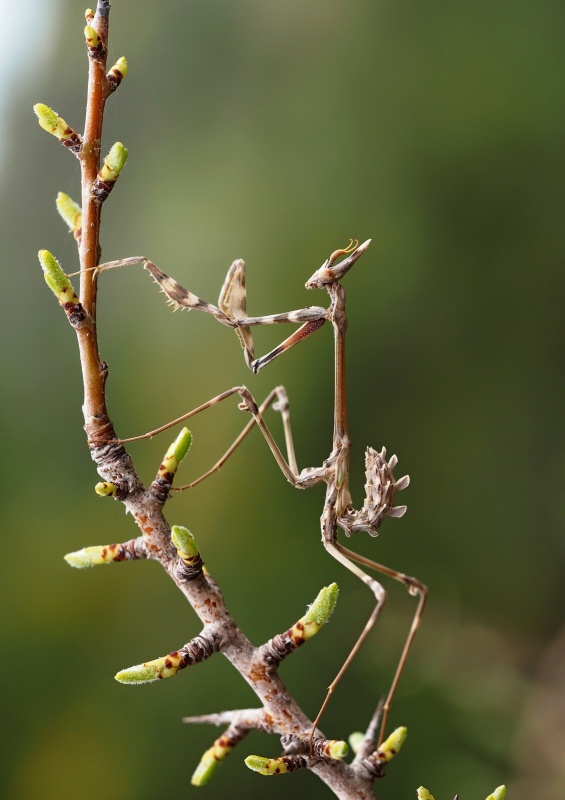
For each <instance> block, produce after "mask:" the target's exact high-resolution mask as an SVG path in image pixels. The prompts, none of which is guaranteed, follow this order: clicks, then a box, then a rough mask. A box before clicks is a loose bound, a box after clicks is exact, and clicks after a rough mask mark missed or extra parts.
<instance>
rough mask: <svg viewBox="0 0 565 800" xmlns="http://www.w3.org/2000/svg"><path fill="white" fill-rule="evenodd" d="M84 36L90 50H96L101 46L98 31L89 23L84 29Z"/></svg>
mask: <svg viewBox="0 0 565 800" xmlns="http://www.w3.org/2000/svg"><path fill="white" fill-rule="evenodd" d="M84 38H85V39H86V46H87V47H88V49H89V50H94V49H96V48H97V47H99V46H100V37H99V36H98V32H97V31H95V30H94V28H91V27H90V25H87V26H86V28H85V29H84Z"/></svg>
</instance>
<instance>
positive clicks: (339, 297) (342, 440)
mask: <svg viewBox="0 0 565 800" xmlns="http://www.w3.org/2000/svg"><path fill="white" fill-rule="evenodd" d="M370 241H371V240H370V239H369V240H367V241H366V242H364V243H363V244H361V245H359V244H358V242H357V241H356V240H355V241H354V240H351V241H350V243H349V245H348V247H346V248H344V249H339V250H335V251H334V252H333V253H332V254H331V255H330V256H329V258H328V259H326V261H325V262H324V263H323V264H322V266H321V267H320V268H319V269H318V270H316V271H315V272H314V274H313V275H312V276H311V277H310V278H309V279H308V281H307V282H306V288H307V289H325V290H326V291H327V292H328V295H329V298H330V305H329V307H328V308H323V307H321V306H310V307H306V308H302V309H298V310H295V311H290V312H284V313H280V314H272V315H267V316H260V317H252V316H248V314H247V296H246V286H245V264H244V262H243V261H242V260H240V259H238V260H236V261H234V262H233V264H232V265H231V267H230V268H229V270H228V273H227V276H226V279H225V281H224V284H223V286H222V289H221V291H220V296H219V300H218V305H217V306H216V305H213V304H211V303H207V302H206V301H204V300H202V299H201V298H199V297H198V296H197V295H195V294H193V293H192V292H190V291H188V290H187V289H185V288H184V287H183V286H181V285H180V284H179V283H177V281H175V280H174V279H173V278H171V277H169V276H168V275H167V274H166V273H164V272H162V270H160V269H159V268H158V267H157V266H155V264H153V263H152V262H151V261H149V259H147V258H144V257H141V258H127V259H122V260H120V261H113V262H109V263H107V264H102V265H100V266H99V267H98V268H97V272H102V271H106V270H110V269H115V268H118V267H122V266H127V265H132V264H136V263H142V264H143V266H144V267H145V269H147V270H148V271H149V272H150V273H151V275H152V276H153V278H154V279H155V281H156V282H157V283H158V284H159V286H160V287H161V289H162V290H163V292H164V293H165V295H166V296H167V298H168V300H169V301H170V303H171V305H173V306H174V307H175V308H184V309H193V308H194V309H198V310H200V311H204V312H206V313H208V314H211V315H212V316H214V317H215V318H216V319H217V320H218V322H220V323H221V324H222V325H225V326H226V327H229V328H233V330H234V331H235V332H236V334H237V336H238V338H239V340H240V342H241V345H242V347H243V351H244V357H245V361H246V363H247V365H248V366H249V367H250V368H251V369H252V370H253V372H254V373H257V372H259V370H261V369H263V367H265V366H267V365H268V364H270V363H271V362H272V361H274V360H275V359H276V358H277V357H278V356H280V355H282V354H283V353H285V352H287V351H288V350H290V349H291V348H292V347H293V346H294V345H296V344H298V343H299V342H301V341H303V340H304V339H306V338H307V337H308V336H310V335H311V334H312V333H314V332H315V331H316V330H318V328H320V327H322V326H323V325H324V324H325V323H326V322H329V323H330V324H331V325H332V327H333V331H334V423H333V443H332V450H331V452H330V454H329V455H328V457H327V458H326V459H325V461H324V462H323V464H322V465H321V466H319V467H308V468H306V469H303V470H301V471H299V470H298V466H297V462H296V456H295V452H294V444H293V438H292V431H291V426H290V415H289V405H288V398H287V395H286V391H285V389H284V387H282V386H278V387H276V388H275V389H273V390H272V391H271V392H270V393H269V395H268V396H267V398H266V399H265V400H264V402H263V403H262V404H261V405H260V406H259V405H258V404H257V402H256V401H255V399H254V397H253V396H252V394H251V393H250V392H249V390H248V389H247V388H246V387H245V386H235V387H233V388H232V389H229V390H227V391H225V392H223V393H222V394H220V395H218V396H216V397H214V398H212V399H211V400H209V401H207V402H206V403H204V404H202V405H201V406H198V407H197V408H195V409H193V410H192V411H189V412H188V413H186V414H183V415H182V416H180V417H178V418H177V419H175V420H173V421H172V422H169V423H167V424H166V425H164V426H162V427H160V428H156V429H155V430H153V431H149V432H148V433H146V434H143V435H142V436H136V437H131V438H129V439H121V440H120V442H129V441H134V440H136V439H143V438H148V437H151V436H154V435H156V434H157V433H160V432H161V431H164V430H166V429H168V428H169V427H171V426H172V425H175V424H177V423H179V422H183V421H184V420H186V419H188V418H189V417H191V416H194V415H195V414H198V413H199V412H200V411H204V410H205V409H207V408H210V407H211V406H213V405H215V404H216V403H219V402H221V401H222V400H225V399H227V398H228V397H231V396H233V395H239V397H240V398H241V402H240V405H239V408H240V409H241V410H243V411H246V412H249V413H250V414H251V415H252V419H251V420H250V421H249V423H248V424H247V425H246V427H245V428H244V429H243V431H242V432H241V433H240V435H239V436H238V437H237V439H236V440H235V441H234V442H233V444H232V445H231V446H230V447H229V448H228V450H227V451H226V452H225V453H224V455H223V456H222V457H221V458H220V459H219V461H218V462H217V463H216V464H214V466H213V467H212V468H211V469H209V470H208V471H207V472H206V473H204V474H203V475H201V476H200V477H199V478H197V479H196V480H194V481H192V482H191V483H189V484H187V485H185V486H182V487H178V489H177V491H182V490H183V489H187V488H192V487H194V486H196V485H197V484H198V483H200V482H201V481H202V480H204V479H205V478H207V477H208V476H209V475H211V474H212V473H213V472H215V471H217V470H218V469H219V468H220V467H221V466H222V464H223V463H225V461H226V460H227V458H229V456H230V455H231V454H232V453H233V451H234V450H235V449H236V447H237V446H238V445H239V444H240V443H241V441H242V440H243V439H244V438H245V437H246V436H247V434H248V433H249V431H250V430H251V428H252V427H254V425H257V427H258V428H259V429H260V430H261V432H262V434H263V436H264V437H265V440H266V441H267V444H268V445H269V447H270V449H271V451H272V453H273V455H274V457H275V459H276V461H277V463H278V465H279V467H280V469H281V471H282V473H283V475H284V476H285V478H286V479H287V480H288V481H289V482H290V483H291V484H292V485H293V486H295V487H296V488H298V489H307V488H309V487H310V486H315V485H317V484H320V483H325V484H326V487H327V488H326V495H325V500H324V507H323V511H322V515H321V518H320V524H321V534H322V543H323V546H324V548H325V549H326V550H327V551H328V553H329V554H330V555H331V556H333V558H335V559H336V560H337V561H339V562H340V563H341V564H342V565H343V566H345V567H346V568H347V569H348V570H349V571H350V572H352V573H353V574H354V575H356V576H357V577H358V578H359V579H360V580H361V581H363V583H365V584H366V585H367V586H368V588H369V589H370V590H371V592H372V593H373V595H374V597H375V601H376V603H375V607H374V609H373V611H372V613H371V615H370V616H369V618H368V620H367V622H366V623H365V626H364V628H363V630H362V631H361V634H360V635H359V637H358V639H357V641H356V642H355V644H354V646H353V648H352V649H351V651H350V653H349V655H348V656H347V658H346V659H345V661H344V663H343V665H342V667H341V669H340V670H339V672H338V674H337V675H336V676H335V678H334V680H333V681H332V683H331V684H330V686H329V687H328V692H327V695H326V697H325V699H324V702H323V703H322V706H321V708H320V710H319V712H318V714H317V716H316V719H315V720H314V723H313V728H312V732H311V739H312V737H313V736H314V734H315V731H316V728H317V726H318V723H319V721H320V718H321V716H322V714H323V712H324V710H325V708H326V706H327V704H328V702H329V699H330V697H331V695H332V693H333V691H334V690H335V687H336V686H337V684H338V683H339V681H340V679H341V677H342V676H343V674H344V673H345V671H346V670H347V668H348V667H349V665H350V664H351V662H352V660H353V659H354V658H355V656H356V654H357V652H358V650H359V648H360V647H361V645H362V643H363V642H364V641H365V639H366V638H367V636H368V634H369V633H370V631H371V629H372V628H373V626H374V624H375V622H376V620H377V618H378V616H379V614H380V612H381V610H382V608H383V606H384V603H385V602H386V592H385V590H384V588H383V586H382V585H381V584H380V583H379V581H377V580H376V579H374V578H372V577H371V576H370V575H368V574H367V573H366V572H365V571H364V570H363V569H362V568H361V567H366V568H368V569H370V570H372V571H373V572H376V573H379V574H382V575H385V576H387V577H390V578H392V579H394V580H396V581H398V582H400V583H402V584H403V585H404V586H405V587H406V589H407V590H408V592H409V593H410V594H411V595H415V596H417V597H418V604H417V608H416V611H415V614H414V617H413V620H412V625H411V627H410V631H409V633H408V636H407V639H406V642H405V644H404V648H403V650H402V653H401V656H400V659H399V662H398V665H397V668H396V671H395V674H394V677H393V680H392V683H391V686H390V689H389V692H388V695H387V697H386V699H385V702H384V704H383V709H382V722H381V729H380V735H379V739H378V743H379V744H380V743H381V742H382V740H383V738H384V734H385V730H386V724H387V719H388V714H389V710H390V706H391V703H392V699H393V696H394V694H395V691H396V688H397V685H398V681H399V679H400V676H401V673H402V670H403V668H404V665H405V662H406V659H407V657H408V653H409V650H410V648H411V646H412V642H413V640H414V636H415V634H416V631H417V629H418V626H419V624H420V620H421V618H422V614H423V611H424V606H425V603H426V597H427V588H426V586H424V584H423V583H421V582H420V581H418V580H417V579H415V578H413V577H410V576H408V575H405V574H404V573H403V572H399V571H397V570H394V569H391V568H390V567H386V566H384V565H382V564H379V563H377V562H376V561H373V560H371V559H369V558H366V557H365V556H362V555H359V554H357V553H355V552H354V551H353V550H351V549H349V548H346V547H344V546H343V545H342V544H341V543H340V542H339V541H338V532H339V529H341V530H343V531H344V533H345V535H346V536H351V535H352V534H353V533H357V532H360V531H366V532H367V533H369V535H370V536H377V535H378V528H379V526H380V525H381V523H382V522H383V520H384V519H385V518H386V517H401V516H403V515H404V513H405V512H406V506H403V505H401V506H395V505H394V502H395V497H396V493H397V492H398V491H400V490H402V489H405V488H406V487H407V486H408V484H409V478H408V476H407V475H405V476H404V477H402V478H400V479H398V480H397V479H395V477H394V474H393V470H394V468H395V466H396V464H397V458H396V456H395V455H393V456H391V457H390V458H389V459H388V460H387V455H386V450H385V448H384V447H383V448H382V450H381V451H380V452H378V451H377V450H374V449H373V448H371V447H368V448H367V450H366V454H365V466H366V479H367V480H366V484H365V501H364V503H363V506H362V508H361V509H360V510H356V509H354V507H353V504H352V500H351V494H350V491H349V452H350V447H351V442H350V438H349V431H348V422H347V400H346V385H345V334H346V329H347V317H346V296H345V289H344V288H343V286H342V285H341V280H342V278H343V277H344V276H345V275H346V274H347V272H349V270H350V269H351V267H353V265H354V264H355V262H356V261H357V259H358V258H360V257H361V256H362V255H363V253H365V251H366V250H367V248H368V247H369V244H370ZM341 256H345V258H343V259H342V260H341V261H339V259H340V257H341ZM282 323H299V324H300V327H299V328H298V329H297V330H296V331H294V333H292V334H291V335H290V336H289V337H287V338H286V339H284V340H283V341H282V342H281V343H280V344H279V345H277V346H276V347H275V348H273V349H272V350H271V351H269V352H268V353H266V354H265V355H262V356H259V357H258V358H256V357H255V348H254V343H253V337H252V335H251V329H252V328H253V327H254V326H258V325H273V324H282ZM271 404H272V405H273V408H274V409H275V410H277V411H280V412H281V415H282V419H283V427H284V435H285V448H286V457H285V456H284V455H283V453H282V452H281V450H280V449H279V447H278V445H277V443H276V441H275V439H274V437H273V435H272V434H271V431H270V429H269V428H268V426H267V424H266V422H265V420H264V413H265V411H266V409H267V408H268V407H269V406H270V405H271Z"/></svg>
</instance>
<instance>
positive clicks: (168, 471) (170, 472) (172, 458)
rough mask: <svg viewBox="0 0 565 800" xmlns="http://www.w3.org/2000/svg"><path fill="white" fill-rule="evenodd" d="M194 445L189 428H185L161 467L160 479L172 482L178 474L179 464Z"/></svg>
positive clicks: (168, 451) (169, 450)
mask: <svg viewBox="0 0 565 800" xmlns="http://www.w3.org/2000/svg"><path fill="white" fill-rule="evenodd" d="M191 444H192V435H191V433H190V431H189V430H188V428H183V429H182V431H181V432H180V433H179V435H178V436H177V438H176V439H175V441H174V442H173V443H172V445H171V446H170V447H169V449H168V450H167V452H166V453H165V456H164V458H163V462H162V464H161V466H160V467H159V477H161V478H165V479H166V480H169V481H171V480H172V479H173V477H174V476H175V474H176V471H177V469H178V467H179V464H180V463H181V461H182V460H183V458H184V457H185V455H186V454H187V453H188V451H189V449H190V445H191Z"/></svg>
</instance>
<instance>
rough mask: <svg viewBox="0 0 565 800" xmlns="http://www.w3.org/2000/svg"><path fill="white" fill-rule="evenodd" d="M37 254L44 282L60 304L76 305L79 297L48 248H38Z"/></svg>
mask: <svg viewBox="0 0 565 800" xmlns="http://www.w3.org/2000/svg"><path fill="white" fill-rule="evenodd" d="M37 255H38V257H39V263H40V264H41V268H42V269H43V273H44V277H45V283H46V284H47V286H49V288H50V289H51V291H52V292H53V294H54V295H55V297H56V298H57V300H58V301H59V303H60V305H62V306H65V305H66V304H67V303H72V304H73V305H78V303H79V299H78V297H77V295H76V292H75V290H74V288H73V285H72V283H71V282H70V280H69V278H68V277H67V276H66V275H65V273H64V272H63V270H62V269H61V265H60V264H59V262H58V261H57V259H56V258H55V256H54V255H53V254H52V253H50V252H49V250H40V251H39V253H38V254H37Z"/></svg>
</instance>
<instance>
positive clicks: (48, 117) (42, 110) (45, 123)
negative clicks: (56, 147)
mask: <svg viewBox="0 0 565 800" xmlns="http://www.w3.org/2000/svg"><path fill="white" fill-rule="evenodd" d="M33 110H34V111H35V113H36V115H37V119H38V121H39V124H40V125H41V127H42V128H43V130H44V131H47V133H52V134H53V136H56V137H57V138H58V139H60V138H61V136H62V134H63V131H64V130H65V129H66V128H67V123H66V122H65V120H64V119H62V117H60V116H59V115H58V114H57V112H56V111H53V109H52V108H49V106H46V105H45V103H36V104H35V105H34V107H33Z"/></svg>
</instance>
